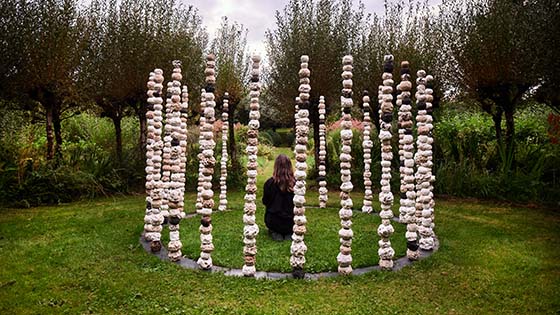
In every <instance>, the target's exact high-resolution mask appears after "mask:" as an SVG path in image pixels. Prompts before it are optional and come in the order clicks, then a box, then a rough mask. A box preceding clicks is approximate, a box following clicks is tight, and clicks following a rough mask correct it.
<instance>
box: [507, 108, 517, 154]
mask: <svg viewBox="0 0 560 315" xmlns="http://www.w3.org/2000/svg"><path fill="white" fill-rule="evenodd" d="M512 107H513V106H511V107H509V108H510V109H509V110H506V111H505V116H506V149H507V152H508V154H511V161H512V165H514V164H515V148H514V145H515V141H514V136H515V121H514V119H513V110H511V108H512Z"/></svg>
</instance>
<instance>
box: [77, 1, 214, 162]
mask: <svg viewBox="0 0 560 315" xmlns="http://www.w3.org/2000/svg"><path fill="white" fill-rule="evenodd" d="M88 14H89V15H88V36H87V37H86V38H87V39H88V43H89V45H88V54H87V58H85V59H84V65H83V72H82V75H81V79H82V85H83V86H84V87H85V89H86V91H87V92H88V95H89V96H90V97H91V98H92V99H93V100H94V101H95V103H96V104H97V105H98V106H99V107H100V108H101V109H102V116H106V117H109V118H110V119H111V120H112V121H113V125H114V126H115V140H116V153H117V157H118V159H119V161H122V140H121V120H122V118H123V117H124V116H125V115H127V114H130V113H134V114H135V115H136V116H137V117H138V119H139V121H140V147H141V148H144V146H145V131H146V119H145V114H146V112H145V99H146V94H145V93H146V87H145V86H146V80H147V76H148V74H149V73H150V72H151V71H153V69H154V68H163V69H164V74H165V73H167V74H171V70H172V65H171V62H172V60H175V59H179V60H181V61H182V65H183V72H184V73H186V74H187V75H185V76H184V80H183V83H184V84H187V85H188V86H189V89H190V93H191V98H194V99H196V97H197V95H198V94H199V90H200V87H201V86H202V82H203V75H204V72H203V67H204V63H203V50H204V47H205V45H206V42H207V34H206V32H205V31H204V29H203V28H202V25H201V19H200V17H199V16H198V13H197V11H196V9H194V8H193V7H192V6H190V7H188V8H185V7H182V6H180V5H178V4H176V2H175V1H155V2H154V1H145V0H141V1H132V0H123V1H116V0H94V1H92V2H91V4H90V7H89V11H88Z"/></svg>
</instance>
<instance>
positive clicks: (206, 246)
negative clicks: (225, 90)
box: [197, 54, 216, 269]
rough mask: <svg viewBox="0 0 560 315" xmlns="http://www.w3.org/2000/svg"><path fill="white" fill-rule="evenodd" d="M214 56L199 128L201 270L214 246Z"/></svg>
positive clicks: (210, 59)
mask: <svg viewBox="0 0 560 315" xmlns="http://www.w3.org/2000/svg"><path fill="white" fill-rule="evenodd" d="M215 58H216V57H215V56H214V54H208V55H207V56H206V70H205V71H204V73H205V75H206V87H205V93H204V100H205V103H206V104H205V107H204V117H205V122H204V124H203V125H202V128H201V136H202V138H203V140H202V141H201V149H202V154H201V156H200V157H199V158H200V161H201V163H202V165H203V169H202V193H201V197H202V209H200V210H198V209H197V213H198V214H199V215H201V217H202V218H201V219H200V228H199V231H200V250H201V253H200V258H199V259H198V261H197V263H198V265H199V266H200V268H202V269H210V268H212V256H211V255H212V251H214V244H213V243H212V217H211V215H212V209H213V208H214V199H213V197H214V191H213V190H212V175H213V174H214V165H216V158H215V157H214V148H215V146H216V142H215V141H214V120H215V118H214V115H215V111H214V107H215V106H216V102H215V101H214V89H215V88H214V85H215V84H216V77H215V71H214V67H215V66H216V61H215Z"/></svg>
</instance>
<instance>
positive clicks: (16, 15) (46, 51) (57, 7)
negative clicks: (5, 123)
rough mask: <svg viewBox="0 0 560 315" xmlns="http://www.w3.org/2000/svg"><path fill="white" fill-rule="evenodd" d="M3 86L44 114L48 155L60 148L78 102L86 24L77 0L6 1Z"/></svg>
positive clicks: (0, 13)
mask: <svg viewBox="0 0 560 315" xmlns="http://www.w3.org/2000/svg"><path fill="white" fill-rule="evenodd" d="M0 8H1V9H0V20H1V21H2V23H1V24H2V26H1V27H2V31H1V32H0V33H1V34H0V43H2V44H1V45H0V46H2V48H1V51H2V56H3V57H2V61H1V62H0V71H1V74H0V91H1V93H2V94H3V96H4V97H6V98H8V99H11V100H12V101H15V102H16V103H17V104H19V105H20V108H21V109H31V110H33V112H34V113H35V114H39V115H40V116H42V117H44V120H45V126H46V135H47V159H49V160H51V159H53V158H54V157H55V156H58V154H59V153H60V147H61V145H62V134H61V132H62V131H61V121H62V120H63V119H64V114H65V113H66V112H69V110H70V109H71V108H73V107H76V106H77V103H78V99H79V93H78V91H77V87H76V81H77V76H78V74H79V70H80V67H79V66H80V62H81V60H82V57H83V51H84V46H85V45H84V41H83V40H82V39H83V37H84V31H85V27H84V26H85V23H84V18H83V16H82V13H81V12H80V11H79V9H78V5H77V1H75V0H49V1H23V0H22V1H2V3H1V4H0Z"/></svg>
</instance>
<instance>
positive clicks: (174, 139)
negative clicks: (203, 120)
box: [171, 138, 179, 146]
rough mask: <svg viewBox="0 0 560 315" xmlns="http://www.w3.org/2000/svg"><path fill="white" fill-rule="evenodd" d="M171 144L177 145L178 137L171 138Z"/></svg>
mask: <svg viewBox="0 0 560 315" xmlns="http://www.w3.org/2000/svg"><path fill="white" fill-rule="evenodd" d="M171 145H172V146H178V145H179V139H176V138H173V139H172V140H171Z"/></svg>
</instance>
